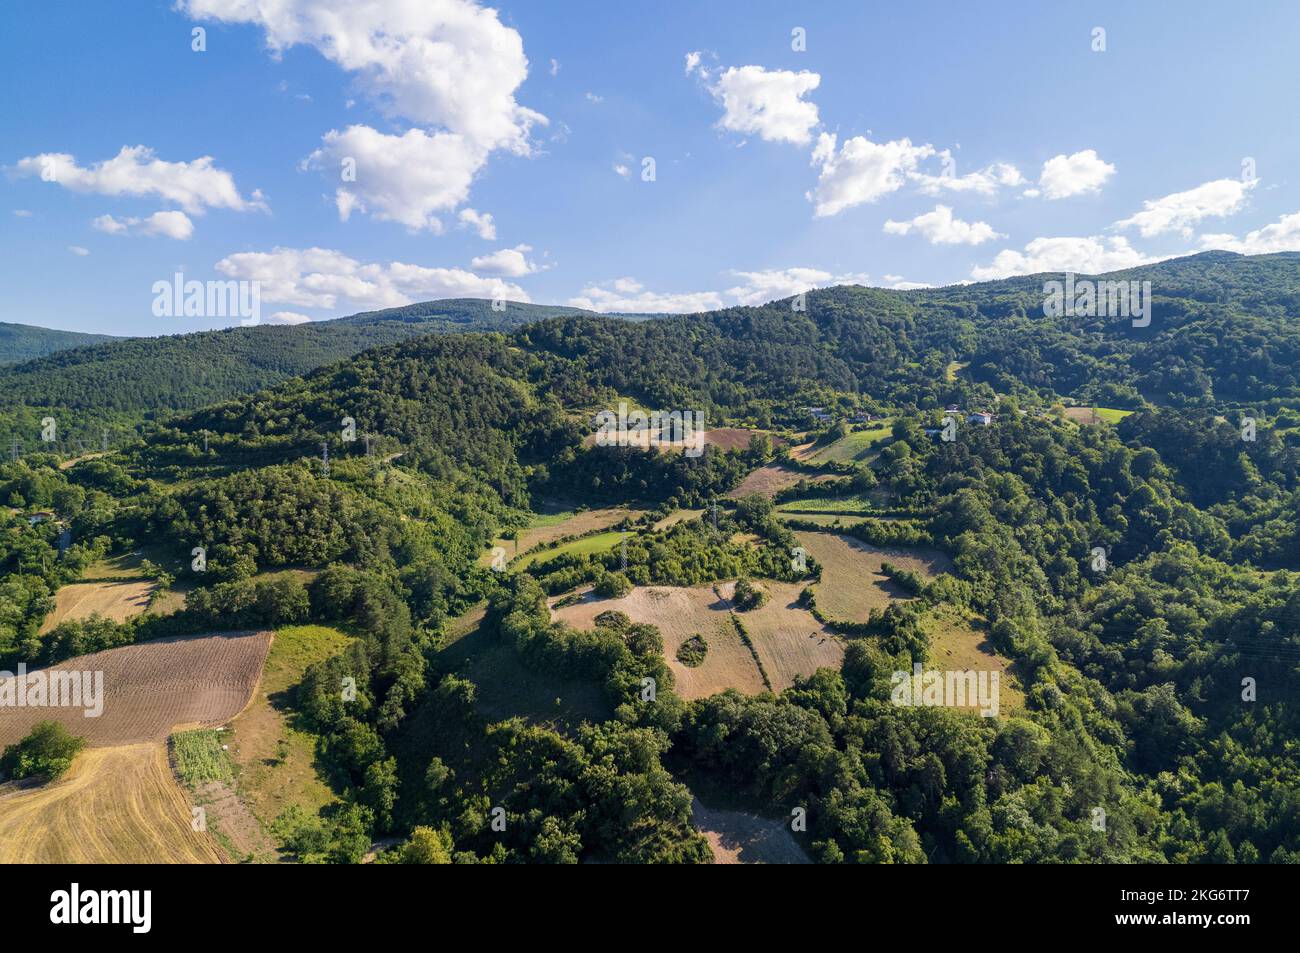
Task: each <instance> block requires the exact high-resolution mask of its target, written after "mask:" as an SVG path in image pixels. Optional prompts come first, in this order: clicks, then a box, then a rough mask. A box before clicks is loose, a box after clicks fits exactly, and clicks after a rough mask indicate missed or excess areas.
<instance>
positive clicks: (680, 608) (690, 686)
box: [555, 580, 844, 700]
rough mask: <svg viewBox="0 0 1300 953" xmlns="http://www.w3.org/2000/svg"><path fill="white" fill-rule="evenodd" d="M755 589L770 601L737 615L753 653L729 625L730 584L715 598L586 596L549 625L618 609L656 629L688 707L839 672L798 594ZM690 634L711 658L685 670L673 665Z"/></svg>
mask: <svg viewBox="0 0 1300 953" xmlns="http://www.w3.org/2000/svg"><path fill="white" fill-rule="evenodd" d="M760 585H761V586H763V587H764V588H766V589H768V591H769V592H770V593H771V595H772V597H771V599H769V601H768V603H767V605H765V606H763V607H762V608H760V609H755V610H753V611H751V612H742V613H739V618H740V620H741V622H742V624H743V625H744V626H745V629H746V631H747V632H748V633H749V638H750V641H751V642H752V644H753V646H754V648H753V650H752V651H751V650H750V648H749V646H747V645H745V643H744V640H743V639H741V637H740V633H739V632H737V631H736V628H735V625H734V624H732V622H731V592H732V589H733V588H734V583H721V584H719V585H718V587H717V591H716V592H715V591H714V587H713V586H709V585H705V586H690V587H685V586H639V587H637V588H635V589H633V590H632V591H631V592H630V593H628V594H627V595H626V596H623V597H622V598H619V599H598V598H594V597H593V596H591V595H590V594H587V595H586V596H584V597H583V601H582V602H580V603H578V604H577V605H572V606H566V607H564V608H562V609H557V610H555V617H556V618H558V619H561V620H563V621H565V622H568V623H569V624H570V625H572V626H574V627H575V628H579V629H590V628H594V626H595V618H596V616H597V615H599V614H600V613H601V612H604V611H605V610H607V609H616V610H618V611H620V612H625V613H627V616H628V618H630V619H631V620H632V621H633V622H649V623H653V624H654V625H656V626H658V627H659V631H660V633H661V634H662V635H663V639H664V660H665V661H666V662H667V664H668V667H669V668H670V669H672V672H673V677H674V679H675V680H676V683H677V694H678V695H680V696H681V697H682V698H685V699H687V700H690V699H695V698H704V697H707V696H709V695H713V694H716V693H718V692H720V691H723V690H724V689H727V688H734V689H736V690H737V691H741V692H745V693H746V694H751V695H753V694H757V693H759V692H762V691H764V690H765V689H766V687H767V686H766V684H765V683H764V674H765V673H766V675H767V677H768V679H769V680H770V681H771V683H772V688H773V690H775V691H781V690H782V689H784V688H787V687H789V685H790V684H791V682H792V680H793V678H794V676H795V675H811V674H812V673H813V672H814V671H816V670H817V668H819V667H822V666H830V667H834V668H838V667H839V665H840V662H841V661H842V659H843V655H844V651H843V646H842V645H841V644H840V641H839V640H838V639H837V638H835V637H834V636H833V635H831V634H830V633H829V632H827V631H826V630H825V628H824V627H823V626H822V625H821V624H820V623H818V622H817V621H816V620H815V619H814V618H813V617H812V616H811V615H810V614H809V613H808V612H806V611H805V610H803V609H800V608H798V606H796V605H795V604H794V603H795V600H796V599H797V598H798V595H799V590H800V586H799V585H798V584H797V583H779V582H772V581H770V580H762V581H761V582H760ZM696 633H699V634H700V635H703V636H704V638H705V640H706V641H707V642H708V644H709V651H708V654H707V655H706V656H705V658H704V662H703V663H702V664H701V665H699V666H698V667H696V668H690V667H688V666H685V665H683V664H682V663H681V662H679V661H677V649H678V647H679V646H680V645H681V644H682V643H683V642H685V641H686V640H687V639H689V638H690V637H691V636H692V635H695V634H696ZM756 655H757V659H756V658H755V656H756ZM760 663H761V666H762V667H761V668H760Z"/></svg>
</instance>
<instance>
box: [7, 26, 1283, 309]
mask: <svg viewBox="0 0 1300 953" xmlns="http://www.w3.org/2000/svg"><path fill="white" fill-rule="evenodd" d="M900 7H901V8H903V9H900ZM358 8H359V9H358ZM1135 8H1136V9H1135ZM994 10H996V11H997V12H996V14H995V13H994V12H993V11H994ZM335 14H337V15H335ZM6 27H7V28H6V30H5V31H4V33H3V34H0V81H2V82H3V84H4V88H5V97H4V102H5V105H4V107H3V109H0V168H3V174H0V189H3V202H2V203H0V222H2V223H3V225H4V227H3V229H0V280H2V281H3V286H4V292H5V293H4V298H3V300H4V306H3V307H2V308H0V319H2V320H7V321H16V322H21V323H28V324H38V325H43V326H47V327H58V328H69V329H76V330H88V331H100V332H105V333H113V334H169V333H179V332H183V331H191V330H195V329H198V328H202V327H215V326H224V325H229V324H233V323H236V322H237V319H231V318H220V317H192V318H176V317H157V316H155V315H154V313H153V312H152V310H151V304H152V302H153V298H154V294H153V291H152V288H153V285H154V283H155V282H158V281H160V280H163V281H170V280H171V278H172V276H173V274H174V273H176V272H177V271H180V272H182V273H183V274H184V276H185V278H186V279H192V280H199V281H206V280H212V279H215V280H225V279H231V278H234V279H243V280H247V281H257V282H258V283H259V286H260V288H261V295H262V302H263V303H262V315H263V320H264V321H290V322H296V321H302V320H305V319H308V318H310V319H320V318H328V317H335V316H339V315H344V314H351V313H353V312H356V311H360V310H369V309H372V308H377V307H385V306H390V305H396V304H402V303H406V302H410V301H418V300H425V299H428V298H437V297H453V296H461V295H472V296H476V297H491V296H493V295H501V296H504V297H508V298H511V299H518V300H531V301H535V302H540V303H557V304H577V305H583V306H587V307H595V308H599V309H602V310H697V309H701V308H708V307H717V306H725V305H731V304H736V303H758V302H761V301H764V300H770V299H772V298H776V297H782V296H785V295H789V294H792V293H795V292H796V291H799V290H803V289H805V288H808V287H812V286H816V285H823V284H828V283H835V282H842V281H857V282H860V283H866V284H872V285H879V286H886V287H891V286H899V287H906V286H908V285H909V284H911V283H929V284H948V283H952V282H958V281H969V280H977V279H982V278H990V277H997V276H1000V275H1008V274H1017V273H1029V272H1037V271H1061V270H1065V269H1073V270H1080V271H1095V270H1106V269H1108V268H1115V267H1123V266H1126V265H1131V264H1136V263H1139V262H1142V261H1147V260H1152V259H1157V258H1161V257H1168V256H1172V255H1179V254H1187V253H1190V252H1194V251H1198V250H1201V249H1203V248H1228V249H1231V250H1236V251H1242V252H1246V253H1256V252H1269V251H1279V250H1296V249H1300V182H1297V181H1295V178H1296V177H1295V176H1294V175H1292V173H1291V170H1292V169H1295V168H1300V164H1298V161H1297V160H1300V127H1297V125H1296V123H1295V121H1294V115H1295V104H1294V102H1293V100H1294V95H1293V93H1294V90H1295V89H1296V88H1298V87H1300V83H1297V80H1300V61H1298V60H1297V58H1296V56H1295V54H1294V51H1295V49H1296V48H1297V46H1298V45H1300V43H1298V41H1300V14H1298V13H1297V12H1296V10H1295V8H1294V5H1293V4H1288V3H1285V2H1276V3H1272V2H1264V3H1255V4H1251V5H1250V6H1249V7H1246V8H1243V7H1241V6H1240V5H1237V4H1229V3H1214V4H1211V3H1186V4H1179V5H1178V8H1177V12H1176V13H1175V12H1173V11H1172V10H1171V9H1169V8H1167V7H1164V6H1162V5H1156V4H1143V5H1136V4H1098V3H1090V4H1083V3H1068V4H1067V3H1056V4H1031V3H1023V4H1021V3H1002V4H998V5H996V6H994V5H982V4H981V5H975V4H969V3H942V4H939V3H934V4H931V3H909V4H906V5H901V4H892V3H891V4H884V3H880V4H877V3H815V4H789V3H786V4H778V3H755V2H747V3H734V4H733V3H721V2H711V3H684V2H683V3H662V2H657V3H654V4H624V3H609V2H604V3H596V2H591V3H587V2H567V3H548V4H541V3H535V2H534V3H513V4H512V3H507V4H501V5H498V6H496V7H485V6H482V5H479V4H475V3H471V2H468V0H391V2H388V3H373V4H369V5H365V6H363V5H359V4H355V3H348V2H344V0H315V2H307V0H183V2H181V3H171V2H162V0H131V2H123V3H111V4H110V3H103V2H61V3H58V4H49V3H43V2H35V0H32V2H29V0H19V2H14V3H11V4H9V5H8V7H7V24H6ZM195 27H201V28H203V29H204V30H205V31H206V34H205V45H206V49H205V50H203V51H201V52H196V51H194V50H193V49H192V48H191V47H192V45H193V37H192V30H193V29H194V28H195ZM1098 27H1100V28H1102V29H1104V31H1105V34H1104V47H1105V48H1104V50H1095V49H1094V47H1096V46H1100V45H1102V41H1101V38H1100V36H1099V35H1097V34H1095V32H1094V31H1095V29H1096V28H1098ZM796 28H802V30H803V31H804V33H803V35H804V37H805V38H806V41H805V46H806V49H804V50H795V49H793V48H792V44H793V37H792V31H794V30H795V29H796ZM692 53H694V54H696V55H695V56H693V57H691V58H690V59H689V60H688V54H692ZM647 158H650V159H653V162H654V177H653V180H652V181H645V180H644V178H643V169H644V168H645V165H644V163H645V160H646V159H647ZM349 162H350V163H351V165H352V167H353V168H355V176H353V177H352V178H351V179H348V178H345V171H344V170H345V167H347V166H348V164H349ZM487 216H490V220H489V219H488V218H487Z"/></svg>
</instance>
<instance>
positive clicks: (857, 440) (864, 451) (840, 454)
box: [808, 420, 894, 463]
mask: <svg viewBox="0 0 1300 953" xmlns="http://www.w3.org/2000/svg"><path fill="white" fill-rule="evenodd" d="M893 432H894V424H893V422H892V421H888V420H886V421H880V422H877V423H873V424H870V425H868V426H867V427H865V428H864V429H862V430H855V431H853V432H852V433H849V434H845V435H844V436H843V437H841V438H840V439H839V440H836V441H835V442H834V443H832V444H831V445H830V446H827V447H822V448H821V449H819V450H817V451H816V452H815V453H813V454H812V456H810V457H809V458H808V460H809V462H810V463H828V462H829V463H858V462H860V461H862V460H865V459H867V458H868V457H869V456H871V454H872V453H873V452H874V451H875V449H876V446H877V444H880V443H881V442H883V441H885V440H888V439H889V438H890V437H891V436H892V435H893Z"/></svg>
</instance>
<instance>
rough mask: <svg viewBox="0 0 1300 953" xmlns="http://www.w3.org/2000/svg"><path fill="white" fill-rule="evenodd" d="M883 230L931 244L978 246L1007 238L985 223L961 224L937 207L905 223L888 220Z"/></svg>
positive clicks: (942, 206) (949, 210)
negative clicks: (911, 233)
mask: <svg viewBox="0 0 1300 953" xmlns="http://www.w3.org/2000/svg"><path fill="white" fill-rule="evenodd" d="M884 230H885V232H886V234H889V235H906V234H908V233H910V232H913V231H915V232H917V233H918V234H920V235H921V236H922V237H923V238H924V239H925V240H926V241H928V242H929V243H930V244H931V245H979V244H982V243H983V242H987V241H992V240H993V239H995V238H1006V236H1005V235H1002V234H1000V233H998V232H995V231H994V230H993V226H992V225H989V224H988V223H987V222H966V221H962V220H961V219H960V218H957V217H956V216H954V215H953V214H952V209H951V208H949V207H948V206H947V205H936V206H935V207H934V211H933V212H924V213H922V214H921V215H918V216H916V217H915V218H913V219H909V220H907V221H902V222H896V221H894V220H893V219H888V220H886V221H885V228H884Z"/></svg>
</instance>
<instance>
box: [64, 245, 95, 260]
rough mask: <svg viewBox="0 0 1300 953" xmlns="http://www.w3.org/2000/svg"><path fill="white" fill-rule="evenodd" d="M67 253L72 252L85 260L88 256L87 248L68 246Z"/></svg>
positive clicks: (88, 250)
mask: <svg viewBox="0 0 1300 953" xmlns="http://www.w3.org/2000/svg"><path fill="white" fill-rule="evenodd" d="M68 251H70V252H72V254H74V255H80V256H81V257H82V258H85V257H86V256H87V255H89V254H90V249H89V248H82V247H81V246H80V245H69V246H68Z"/></svg>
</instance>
